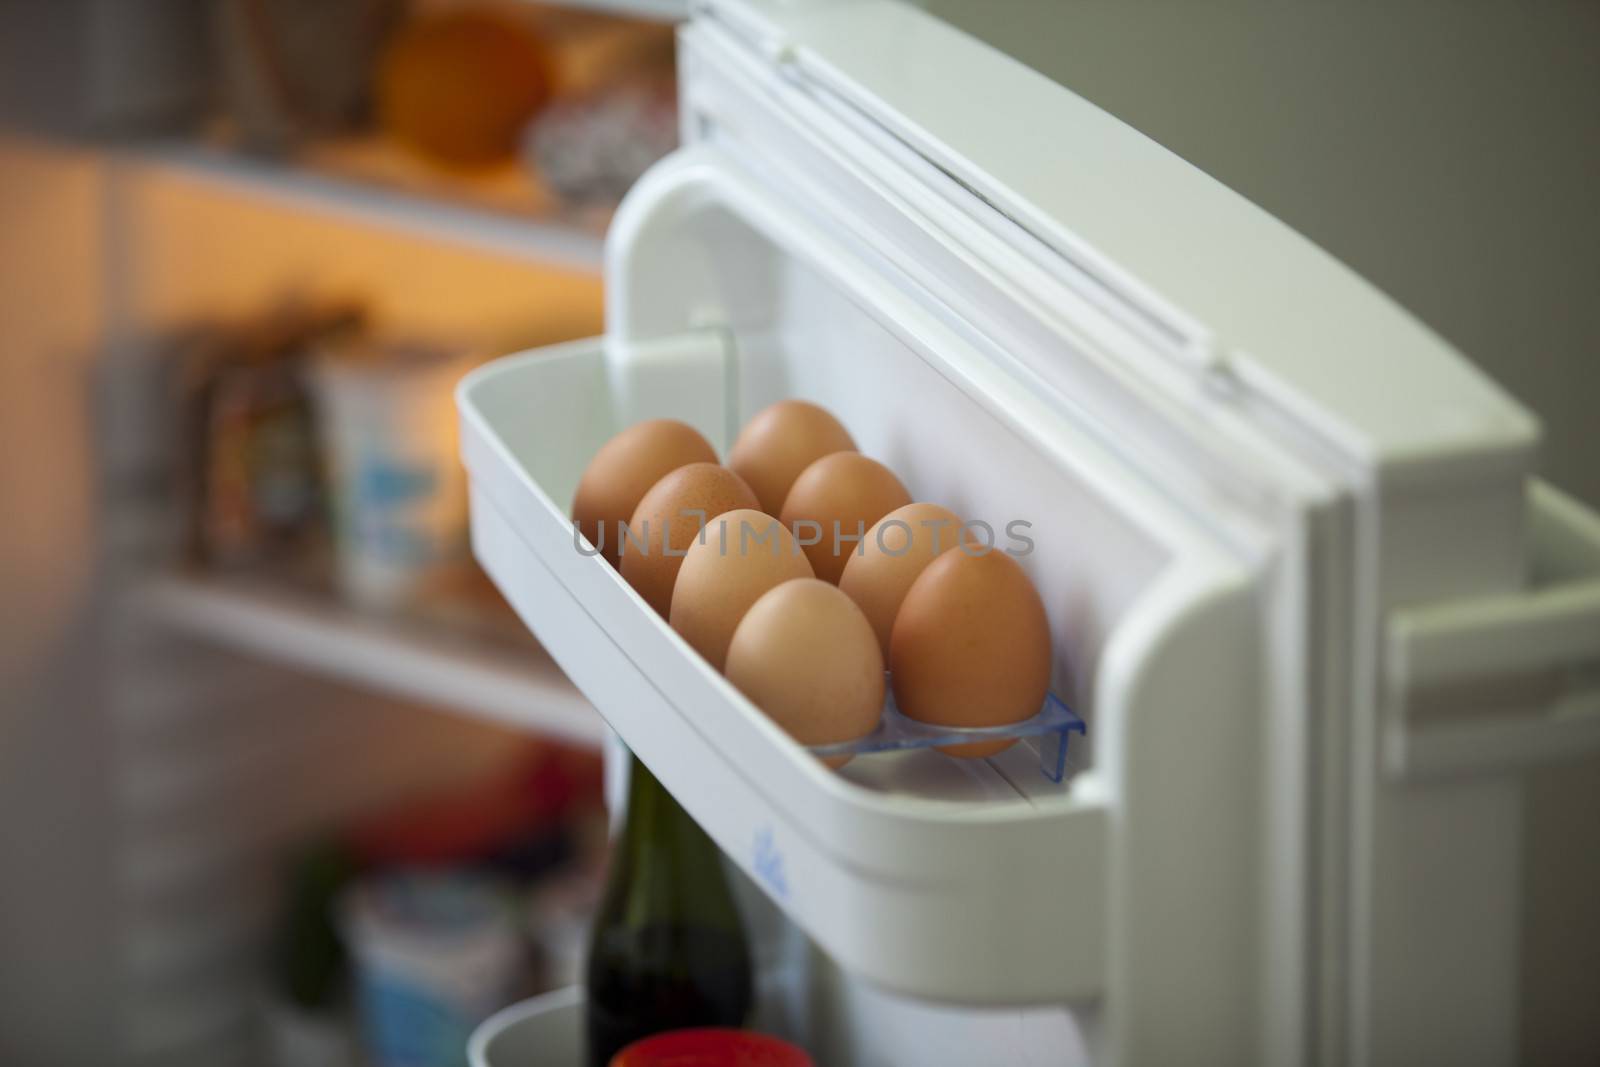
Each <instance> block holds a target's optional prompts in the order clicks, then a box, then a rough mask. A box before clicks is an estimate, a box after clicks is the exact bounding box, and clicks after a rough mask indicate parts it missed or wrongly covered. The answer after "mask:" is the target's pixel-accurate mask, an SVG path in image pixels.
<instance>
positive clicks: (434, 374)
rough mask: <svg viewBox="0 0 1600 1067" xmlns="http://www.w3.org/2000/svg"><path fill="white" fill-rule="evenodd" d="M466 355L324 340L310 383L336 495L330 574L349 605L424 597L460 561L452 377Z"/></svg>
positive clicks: (462, 511)
mask: <svg viewBox="0 0 1600 1067" xmlns="http://www.w3.org/2000/svg"><path fill="white" fill-rule="evenodd" d="M471 364H472V360H471V357H470V355H469V354H468V353H467V352H465V351H464V350H462V349H460V348H453V347H450V346H445V345H434V344H424V343H399V342H387V343H384V342H369V341H360V340H357V341H350V342H347V343H343V344H332V345H328V346H327V347H326V348H325V350H324V352H323V356H322V358H321V359H320V360H319V361H318V362H317V364H316V367H315V373H314V374H313V378H312V380H313V382H314V383H315V394H314V398H315V401H316V409H317V417H318V425H319V427H320V430H321V437H322V441H323V444H324V447H325V449H326V459H327V464H328V468H329V485H330V488H331V491H332V492H331V496H332V503H333V515H334V542H335V547H336V549H337V552H336V558H337V572H336V574H337V578H338V581H339V585H340V587H341V589H342V590H343V592H344V593H345V595H346V596H347V597H349V599H350V600H351V601H352V602H353V603H356V604H359V605H361V606H363V607H370V608H373V609H377V610H389V609H394V608H398V607H404V606H406V605H409V604H412V603H415V602H418V601H421V600H424V599H426V598H427V597H428V596H429V595H430V594H431V593H434V592H435V591H437V590H439V589H440V588H442V587H445V586H448V585H450V584H451V583H453V582H455V581H457V580H458V579H459V575H460V573H461V570H462V569H463V568H464V567H465V565H466V563H467V502H466V481H465V474H464V473H463V471H462V469H461V462H460V460H459V459H458V458H457V455H456V439H457V434H456V411H455V402H454V388H455V383H456V382H457V381H458V380H459V379H460V378H461V376H462V374H464V373H465V372H466V371H467V370H468V369H469V368H470V366H471Z"/></svg>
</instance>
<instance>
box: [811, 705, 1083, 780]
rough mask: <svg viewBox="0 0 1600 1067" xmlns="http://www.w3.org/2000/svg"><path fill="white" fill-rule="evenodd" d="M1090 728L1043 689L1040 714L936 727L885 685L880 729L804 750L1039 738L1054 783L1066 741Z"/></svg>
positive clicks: (833, 754) (837, 752)
mask: <svg viewBox="0 0 1600 1067" xmlns="http://www.w3.org/2000/svg"><path fill="white" fill-rule="evenodd" d="M1087 732H1088V727H1087V725H1085V723H1084V721H1083V720H1082V719H1081V718H1079V717H1078V715H1077V713H1076V712H1074V711H1073V710H1072V709H1071V708H1069V707H1067V705H1066V704H1064V703H1063V702H1062V701H1061V698H1060V697H1057V696H1056V695H1055V694H1054V693H1046V694H1045V698H1044V706H1043V707H1042V708H1040V709H1039V711H1038V713H1037V714H1035V715H1031V716H1029V717H1028V718H1026V719H1023V720H1021V721H1020V722H1010V723H1002V724H1000V725H998V726H962V727H957V726H935V725H933V724H931V723H925V722H921V721H919V720H917V719H913V718H911V717H910V716H909V715H907V714H905V713H904V712H903V711H901V710H900V709H899V708H898V707H896V706H895V702H894V691H893V689H890V690H889V694H888V697H887V698H886V699H885V700H884V706H883V718H882V719H881V720H879V722H878V728H877V729H876V730H874V731H872V732H871V733H870V734H867V735H866V736H864V737H858V738H856V739H855V740H853V741H836V742H834V743H832V744H827V745H807V746H806V750H807V751H809V752H810V753H811V754H812V755H813V756H816V757H818V758H820V759H834V758H837V757H839V756H865V755H870V754H872V753H875V752H898V751H904V750H907V749H917V748H946V747H949V746H951V745H961V744H973V743H974V742H979V741H1020V740H1022V739H1024V738H1037V739H1038V749H1039V770H1040V772H1041V773H1043V774H1044V776H1045V777H1046V778H1048V779H1049V780H1050V781H1052V782H1060V781H1061V780H1062V779H1063V778H1064V777H1065V776H1066V771H1067V746H1068V744H1069V743H1070V741H1071V739H1072V735H1073V734H1084V733H1087Z"/></svg>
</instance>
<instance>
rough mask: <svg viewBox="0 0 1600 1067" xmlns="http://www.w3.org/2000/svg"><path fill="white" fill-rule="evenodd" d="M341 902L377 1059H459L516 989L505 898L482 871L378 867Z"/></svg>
mask: <svg viewBox="0 0 1600 1067" xmlns="http://www.w3.org/2000/svg"><path fill="white" fill-rule="evenodd" d="M341 911H342V919H343V923H342V926H343V930H344V934H345V940H346V943H347V944H348V946H349V949H350V957H351V960H352V961H353V963H354V967H355V976H356V990H357V998H358V1001H359V1004H360V1012H361V1030H362V1036H363V1040H364V1044H365V1045H366V1049H367V1054H368V1057H369V1059H370V1061H371V1062H372V1063H373V1064H375V1065H376V1067H417V1065H419V1064H459V1063H463V1062H464V1053H465V1050H466V1047H467V1039H468V1038H469V1037H470V1036H471V1033H472V1029H473V1028H474V1027H475V1026H477V1024H478V1023H480V1022H482V1021H483V1020H484V1019H486V1018H487V1017H488V1016H489V1015H491V1014H493V1013H494V1012H496V1011H498V1010H499V1009H500V1008H503V1007H505V1006H506V1005H507V1004H509V1003H510V1002H511V1001H512V1000H513V999H515V997H516V996H517V994H518V992H519V986H520V983H521V981H522V978H523V975H524V973H525V970H526V952H525V948H524V944H523V941H522V938H521V936H520V934H519V932H518V928H517V922H516V916H515V911H514V909H513V907H512V905H511V901H510V899H509V897H508V896H507V894H506V893H505V892H504V891H503V889H502V888H501V886H500V885H499V884H497V883H496V882H495V881H493V880H491V879H489V878H486V877H484V876H482V875H475V874H470V873H462V872H424V871H410V872H400V873H394V874H388V875H382V876H379V877H376V878H371V879H367V880H365V881H363V882H361V883H359V884H358V885H356V886H355V887H354V888H353V889H351V890H350V891H348V892H347V893H346V895H345V897H344V898H343V901H342V908H341Z"/></svg>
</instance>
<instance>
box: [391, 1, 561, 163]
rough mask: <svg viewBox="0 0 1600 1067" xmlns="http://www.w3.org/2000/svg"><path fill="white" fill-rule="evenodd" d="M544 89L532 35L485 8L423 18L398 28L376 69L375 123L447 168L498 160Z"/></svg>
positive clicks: (545, 76) (545, 78)
mask: <svg viewBox="0 0 1600 1067" xmlns="http://www.w3.org/2000/svg"><path fill="white" fill-rule="evenodd" d="M549 95H550V75H549V72H548V69H547V65H546V62H545V58H544V49H543V47H542V46H541V45H540V42H539V39H538V38H537V37H535V36H534V35H533V33H531V32H530V31H529V30H527V29H526V28H525V27H523V26H522V25H521V24H520V23H518V22H516V21H515V20H513V19H511V18H509V17H506V16H503V15H499V14H496V13H495V12H492V11H471V10H469V11H458V12H449V13H446V14H440V15H432V16H425V17H422V18H419V19H417V20H415V21H414V22H411V23H409V24H407V25H406V26H404V27H402V28H401V29H400V30H399V32H398V33H396V34H395V36H394V39H393V40H391V41H390V42H389V45H388V47H387V48H385V50H384V54H383V59H382V61H381V62H380V63H379V67H378V85H377V105H378V122H379V124H380V126H382V128H383V129H384V130H385V131H386V132H387V133H389V134H390V136H392V137H394V138H395V139H396V140H398V141H400V142H401V143H403V144H405V145H406V146H407V147H409V148H411V149H412V150H413V151H415V152H417V153H418V154H420V155H422V156H424V157H426V158H428V159H429V160H431V161H433V162H435V163H440V164H443V165H446V166H450V167H458V168H475V167H485V166H491V165H494V164H496V163H502V162H504V161H506V160H508V159H510V158H512V156H513V155H514V154H515V152H516V147H517V140H518V137H519V136H520V135H521V133H522V130H523V128H524V127H525V126H526V125H527V123H528V120H529V119H530V118H532V117H533V115H534V114H535V113H536V112H537V111H538V110H539V108H540V106H541V105H542V104H543V103H544V102H545V100H546V99H547V98H548V97H549Z"/></svg>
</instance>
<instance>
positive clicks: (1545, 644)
mask: <svg viewBox="0 0 1600 1067" xmlns="http://www.w3.org/2000/svg"><path fill="white" fill-rule="evenodd" d="M1528 503H1529V509H1530V514H1529V535H1530V557H1531V558H1530V587H1529V588H1528V589H1526V590H1521V591H1518V592H1515V593H1509V594H1504V595H1497V596H1486V597H1474V598H1470V599H1465V600H1456V601H1447V602H1444V603H1439V604H1429V605H1425V606H1419V607H1414V608H1406V609H1402V610H1399V611H1396V612H1395V613H1394V614H1393V615H1392V616H1391V617H1390V619H1389V623H1388V628H1387V634H1386V640H1387V649H1386V656H1385V660H1386V676H1385V681H1386V685H1387V698H1388V699H1387V706H1388V716H1387V719H1386V722H1385V735H1384V743H1383V750H1382V751H1383V759H1384V770H1385V772H1386V774H1387V775H1388V776H1389V777H1390V778H1391V779H1395V780H1419V779H1432V778H1439V777H1454V776H1461V775H1486V774H1512V773H1516V772H1518V771H1520V770H1523V769H1525V768H1528V767H1533V766H1537V765H1541V764H1545V763H1553V762H1558V761H1564V760H1570V759H1577V758H1580V757H1582V756H1584V755H1586V754H1589V753H1593V752H1600V516H1597V515H1596V514H1595V513H1594V512H1592V511H1590V510H1589V509H1587V508H1586V507H1584V506H1583V505H1582V504H1580V503H1579V502H1577V501H1576V500H1574V499H1572V498H1571V497H1569V496H1567V495H1565V494H1563V493H1561V492H1559V491H1557V490H1556V489H1553V488H1551V487H1550V486H1547V485H1545V484H1543V483H1541V482H1534V483H1532V485H1531V488H1530V491H1529V498H1528Z"/></svg>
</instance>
